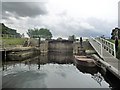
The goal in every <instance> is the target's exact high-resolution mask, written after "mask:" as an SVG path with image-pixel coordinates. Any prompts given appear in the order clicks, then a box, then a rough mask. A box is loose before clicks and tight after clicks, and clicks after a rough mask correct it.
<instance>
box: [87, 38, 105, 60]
mask: <svg viewBox="0 0 120 90" xmlns="http://www.w3.org/2000/svg"><path fill="white" fill-rule="evenodd" d="M92 41H93V42H97V43H98V44H99V45H100V50H99V47H98V48H96V47H95V46H94V45H93V43H92ZM89 42H90V43H91V45H92V46H93V47H94V49H95V50H96V52H97V53H98V54H99V55H100V57H101V58H103V51H102V50H103V49H102V48H103V47H102V43H101V42H100V41H98V40H97V39H95V38H93V37H90V38H89ZM97 49H98V50H97Z"/></svg>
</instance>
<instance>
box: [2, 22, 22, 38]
mask: <svg viewBox="0 0 120 90" xmlns="http://www.w3.org/2000/svg"><path fill="white" fill-rule="evenodd" d="M0 32H1V33H2V34H5V35H8V36H9V37H10V36H12V35H13V36H15V37H21V35H20V33H17V31H16V30H14V29H11V28H8V27H7V26H5V25H4V24H3V23H0Z"/></svg>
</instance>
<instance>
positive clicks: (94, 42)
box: [89, 37, 120, 79]
mask: <svg viewBox="0 0 120 90" xmlns="http://www.w3.org/2000/svg"><path fill="white" fill-rule="evenodd" d="M89 43H90V44H91V46H92V47H93V48H94V49H95V51H96V52H97V53H98V55H99V56H100V58H101V59H102V60H103V61H104V62H105V63H107V67H109V70H112V71H111V72H112V73H113V74H116V75H117V77H119V79H120V72H119V70H120V60H118V59H117V58H116V50H115V44H114V43H112V42H110V41H108V40H106V39H103V38H93V37H90V38H89Z"/></svg>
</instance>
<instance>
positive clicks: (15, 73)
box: [3, 53, 109, 88]
mask: <svg viewBox="0 0 120 90" xmlns="http://www.w3.org/2000/svg"><path fill="white" fill-rule="evenodd" d="M73 60H74V59H73V55H72V54H66V53H49V54H48V55H39V56H36V57H33V58H30V59H27V60H24V61H11V62H4V63H3V87H4V88H5V87H9V88H10V87H14V88H16V87H18V88H27V87H30V88H31V87H33V88H34V87H35V88H61V87H62V88H86V87H88V88H109V85H108V83H107V82H106V81H105V80H104V78H103V77H102V76H101V74H100V72H99V69H98V68H97V67H95V68H88V67H85V66H82V65H77V64H76V63H73ZM81 82H82V83H81ZM6 83H7V84H6ZM90 83H91V84H90Z"/></svg>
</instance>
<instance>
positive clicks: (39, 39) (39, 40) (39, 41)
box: [38, 37, 41, 47]
mask: <svg viewBox="0 0 120 90" xmlns="http://www.w3.org/2000/svg"><path fill="white" fill-rule="evenodd" d="M40 39H41V38H40V37H39V41H38V44H39V45H38V46H39V47H40Z"/></svg>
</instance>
